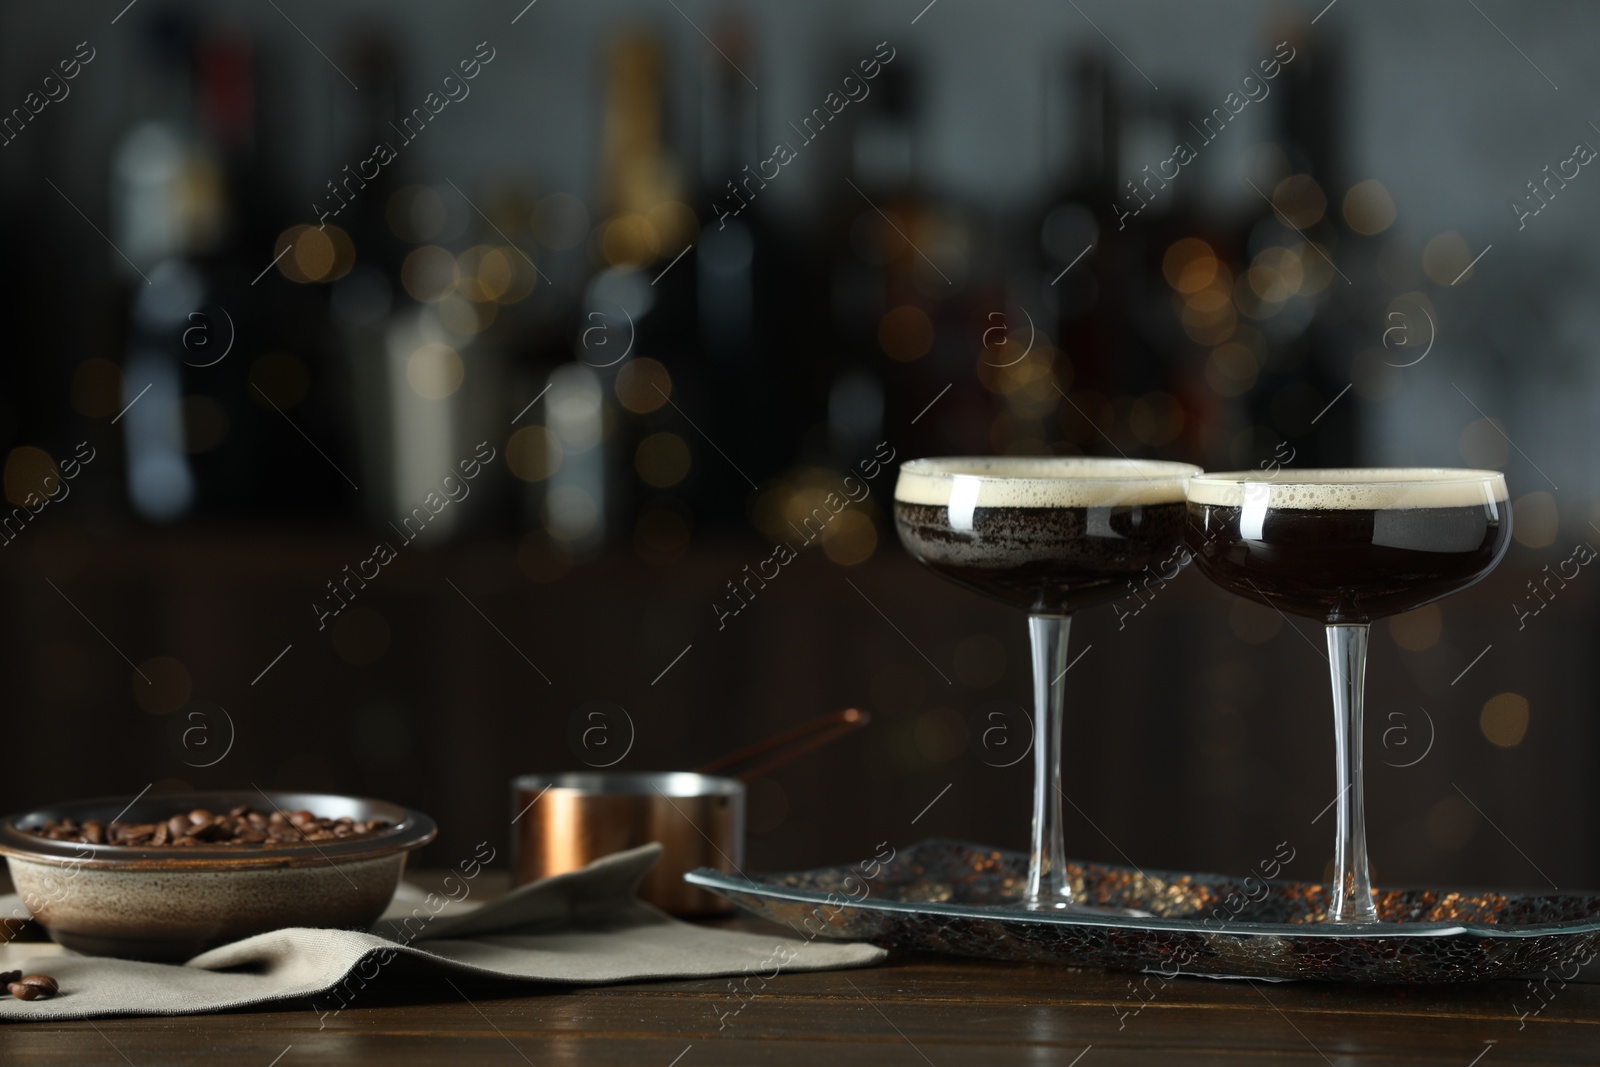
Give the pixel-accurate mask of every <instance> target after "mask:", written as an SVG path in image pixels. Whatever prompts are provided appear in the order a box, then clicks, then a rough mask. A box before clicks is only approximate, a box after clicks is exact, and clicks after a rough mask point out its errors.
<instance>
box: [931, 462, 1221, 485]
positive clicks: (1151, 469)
mask: <svg viewBox="0 0 1600 1067" xmlns="http://www.w3.org/2000/svg"><path fill="white" fill-rule="evenodd" d="M1003 463H1017V464H1019V465H1027V464H1029V463H1036V464H1038V465H1040V466H1041V467H1042V466H1045V465H1048V464H1061V465H1062V466H1066V467H1070V466H1073V465H1078V464H1081V465H1083V466H1085V467H1091V468H1093V467H1100V468H1101V471H1100V472H1094V473H1086V472H1082V471H1065V472H1063V473H1060V474H1052V473H1049V472H1048V471H1043V470H1041V471H1038V472H1027V473H1016V474H1000V473H992V472H986V471H982V470H974V469H966V470H949V469H943V468H942V467H941V465H949V464H961V465H964V466H967V467H969V468H981V467H983V466H985V465H991V464H1003ZM1141 468H1145V469H1148V471H1147V473H1140V471H1141ZM1203 470H1204V468H1202V467H1198V466H1196V465H1195V464H1193V463H1181V462H1178V461H1177V460H1170V459H1130V458H1128V457H1126V456H923V457H920V458H918V459H908V460H906V461H905V462H904V463H902V464H900V471H901V472H902V473H910V474H915V475H917V476H919V477H923V478H978V479H982V480H985V481H996V482H1062V481H1079V482H1150V481H1162V480H1177V479H1187V478H1193V477H1196V476H1198V475H1199V474H1200V473H1201V472H1202V471H1203Z"/></svg>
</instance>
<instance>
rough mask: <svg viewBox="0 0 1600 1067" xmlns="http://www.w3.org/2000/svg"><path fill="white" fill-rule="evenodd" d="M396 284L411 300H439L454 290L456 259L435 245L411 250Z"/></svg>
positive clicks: (426, 302)
mask: <svg viewBox="0 0 1600 1067" xmlns="http://www.w3.org/2000/svg"><path fill="white" fill-rule="evenodd" d="M400 284H401V285H403V286H404V287H405V290H406V292H407V293H409V294H410V295H411V298H412V299H413V300H418V301H421V302H422V303H424V304H432V303H436V302H437V301H440V300H443V299H444V298H445V297H447V296H449V295H450V293H451V291H452V290H453V289H455V286H456V258H455V257H454V256H452V255H451V254H450V253H449V252H448V251H446V250H445V249H443V248H440V247H439V246H438V245H423V246H422V247H421V248H413V249H412V250H411V251H410V252H409V253H407V255H406V258H405V260H404V261H403V262H402V263H401V264H400Z"/></svg>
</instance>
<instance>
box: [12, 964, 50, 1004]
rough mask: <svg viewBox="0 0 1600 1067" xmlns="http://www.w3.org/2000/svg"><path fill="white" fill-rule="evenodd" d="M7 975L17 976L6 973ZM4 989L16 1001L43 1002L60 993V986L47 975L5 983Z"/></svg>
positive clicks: (13, 972)
mask: <svg viewBox="0 0 1600 1067" xmlns="http://www.w3.org/2000/svg"><path fill="white" fill-rule="evenodd" d="M6 973H7V975H11V974H18V973H20V972H17V971H8V972H6ZM6 989H7V991H9V992H10V994H11V995H12V996H14V997H16V998H17V999H18V1000H44V999H46V998H49V997H53V996H55V995H56V994H57V993H59V992H61V986H59V985H58V984H57V983H56V980H55V979H54V978H51V977H50V976H49V975H48V974H30V975H28V976H27V977H26V978H22V979H19V980H17V981H15V982H8V983H6Z"/></svg>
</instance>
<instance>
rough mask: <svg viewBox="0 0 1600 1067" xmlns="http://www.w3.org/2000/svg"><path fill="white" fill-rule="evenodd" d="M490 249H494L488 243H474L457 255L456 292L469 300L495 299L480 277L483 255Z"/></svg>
mask: <svg viewBox="0 0 1600 1067" xmlns="http://www.w3.org/2000/svg"><path fill="white" fill-rule="evenodd" d="M490 251H492V249H490V247H489V246H488V245H473V246H472V247H471V248H469V249H467V250H466V251H465V252H463V253H461V254H460V255H459V256H457V257H456V292H457V293H459V294H460V295H461V296H463V297H465V298H467V299H468V300H472V301H475V302H481V301H484V300H493V299H494V297H493V296H492V295H490V294H489V293H487V292H485V290H484V288H483V282H482V280H481V279H480V278H479V277H478V271H479V268H480V267H482V265H483V257H484V256H486V255H488V254H489V252H490Z"/></svg>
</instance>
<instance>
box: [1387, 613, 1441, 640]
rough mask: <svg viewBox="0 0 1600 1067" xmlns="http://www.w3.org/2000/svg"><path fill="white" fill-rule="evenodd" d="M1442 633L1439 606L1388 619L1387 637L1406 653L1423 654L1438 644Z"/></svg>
mask: <svg viewBox="0 0 1600 1067" xmlns="http://www.w3.org/2000/svg"><path fill="white" fill-rule="evenodd" d="M1442 633H1444V613H1443V612H1442V611H1440V610H1439V605H1437V604H1428V605H1427V606H1425V607H1420V608H1418V609H1417V610H1415V611H1408V612H1406V613H1405V614H1404V615H1391V616H1390V617H1389V636H1390V637H1392V638H1394V643H1395V644H1397V645H1399V646H1400V647H1401V648H1403V649H1405V650H1406V651H1407V652H1425V651H1427V650H1428V649H1430V648H1432V647H1433V646H1434V645H1437V644H1438V643H1439V636H1440V635H1441V634H1442Z"/></svg>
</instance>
